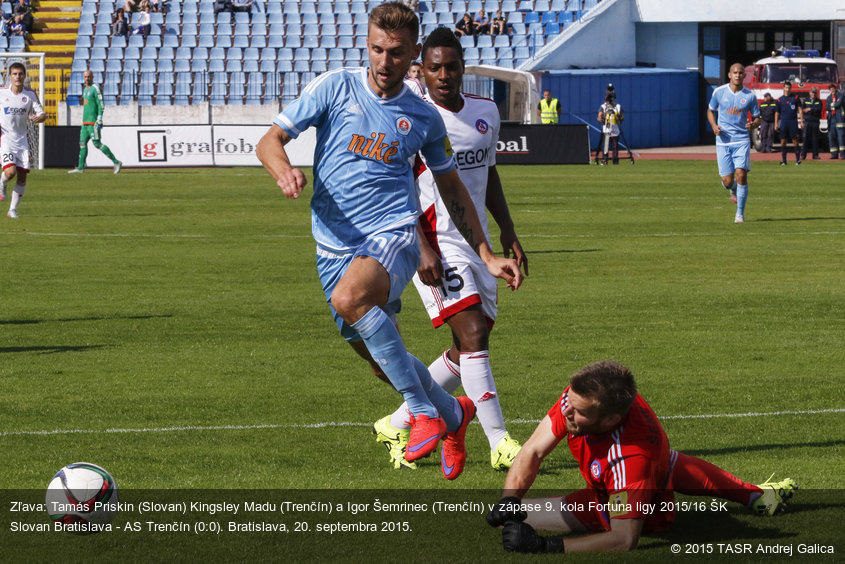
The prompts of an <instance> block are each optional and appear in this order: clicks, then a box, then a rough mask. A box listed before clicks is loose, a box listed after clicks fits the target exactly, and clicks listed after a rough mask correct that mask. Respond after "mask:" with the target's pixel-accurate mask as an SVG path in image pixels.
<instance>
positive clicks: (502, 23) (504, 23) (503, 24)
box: [490, 9, 510, 35]
mask: <svg viewBox="0 0 845 564" xmlns="http://www.w3.org/2000/svg"><path fill="white" fill-rule="evenodd" d="M490 35H510V26H508V17H507V15H502V10H501V9H499V10H496V17H495V18H493V21H491V22H490Z"/></svg>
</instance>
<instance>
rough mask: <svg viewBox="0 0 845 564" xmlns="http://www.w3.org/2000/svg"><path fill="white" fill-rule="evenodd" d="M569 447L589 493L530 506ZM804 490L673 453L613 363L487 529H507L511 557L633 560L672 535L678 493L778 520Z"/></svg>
mask: <svg viewBox="0 0 845 564" xmlns="http://www.w3.org/2000/svg"><path fill="white" fill-rule="evenodd" d="M564 439H565V440H566V441H567V443H568V445H569V450H570V451H571V452H572V455H573V456H574V457H575V460H577V462H578V468H579V470H580V471H581V475H582V476H583V477H584V480H586V481H587V486H588V487H587V488H586V489H583V490H580V491H577V492H574V493H572V494H569V495H566V496H563V497H554V498H546V499H527V500H524V501H523V496H525V494H526V493H527V492H528V490H529V488H530V487H531V484H532V483H533V482H534V478H535V477H536V476H537V471H538V470H539V468H540V464H541V463H542V462H543V460H544V459H545V458H546V456H548V455H549V454H550V453H551V452H552V451H553V450H554V449H555V447H557V445H558V443H559V442H560V441H562V440H564ZM797 488H798V485H797V484H796V483H795V482H794V481H792V480H791V479H786V480H783V481H781V482H767V483H764V484H761V485H759V486H755V485H754V484H749V483H747V482H743V481H742V480H740V479H739V478H737V477H735V476H734V475H732V474H730V473H728V472H726V471H725V470H722V469H721V468H719V467H717V466H714V465H713V464H710V463H709V462H706V461H704V460H701V459H699V458H696V457H694V456H689V455H686V454H683V453H681V452H678V451H675V450H671V449H670V448H669V440H668V439H667V438H666V432H665V431H664V430H663V427H662V426H661V425H660V422H659V421H658V420H657V416H656V415H655V414H654V411H652V409H651V407H649V405H648V404H647V403H646V402H645V400H644V399H643V398H642V396H640V395H639V394H638V393H637V386H636V384H635V382H634V377H633V375H632V374H631V371H630V370H628V368H626V367H625V366H622V365H621V364H619V363H616V362H609V361H605V362H599V363H596V364H591V365H590V366H587V367H586V368H583V369H581V370H579V371H578V372H576V373H575V374H574V375H573V376H572V378H571V379H570V382H569V386H568V387H567V388H566V389H565V390H564V391H563V395H562V396H561V397H560V399H559V400H558V402H557V403H555V405H553V406H552V408H551V409H550V410H549V411H548V414H547V415H546V416H545V417H544V418H543V420H542V421H541V422H540V424H539V426H538V427H537V429H536V430H535V431H534V434H533V435H531V438H530V439H528V441H527V442H526V443H525V444H524V445H523V447H522V450H521V451H520V452H519V454H518V455H517V457H516V460H515V461H514V464H513V466H512V467H511V469H510V471H509V472H508V475H507V478H506V479H505V489H504V493H503V497H502V499H501V500H500V501H499V503H498V504H497V505H496V506H495V507H494V508H493V509H492V510H491V511H490V512H489V513H488V514H487V522H488V523H489V524H490V525H491V526H493V527H503V528H502V544H503V546H504V548H505V550H509V551H516V552H593V551H613V550H615V551H624V550H633V549H634V548H636V547H637V543H638V542H639V538H640V534H641V533H643V532H652V531H663V530H666V529H668V528H669V526H670V525H671V524H672V522H673V521H674V518H675V513H674V511H660V508H661V507H666V505H665V504H664V503H663V502H672V501H673V500H674V492H679V493H683V494H688V495H705V496H710V497H718V498H722V499H727V500H730V501H735V502H737V503H741V504H743V505H746V506H747V507H749V508H750V509H751V510H752V511H754V512H755V513H758V514H763V515H774V514H775V513H777V512H779V511H782V510H783V508H784V507H785V505H786V502H787V501H788V500H789V499H790V498H791V497H792V494H793V491H794V490H795V489H797ZM547 504H549V505H547ZM671 506H672V505H671V504H669V507H671ZM547 507H553V508H554V509H553V510H551V511H547V510H545V508H547ZM540 508H542V509H540ZM650 508H657V509H656V510H655V511H651V512H649V509H650ZM536 529H540V530H545V531H555V532H562V533H569V532H575V533H589V534H585V535H581V536H574V537H567V538H566V540H565V542H564V539H563V538H561V537H543V536H540V535H538V534H537V532H536Z"/></svg>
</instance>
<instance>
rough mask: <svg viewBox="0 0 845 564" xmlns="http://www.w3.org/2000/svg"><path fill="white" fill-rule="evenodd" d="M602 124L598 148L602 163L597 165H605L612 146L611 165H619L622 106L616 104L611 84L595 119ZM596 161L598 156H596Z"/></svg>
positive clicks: (614, 92) (622, 117)
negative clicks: (601, 155) (601, 137)
mask: <svg viewBox="0 0 845 564" xmlns="http://www.w3.org/2000/svg"><path fill="white" fill-rule="evenodd" d="M596 119H597V120H598V122H599V123H601V124H602V130H601V131H602V136H603V143H602V145H601V147H600V149H601V151H602V154H603V158H604V160H603V161H600V162H599V164H602V165H605V164H607V157H608V153H609V150H610V145H611V144H612V145H613V164H619V131H620V129H619V124H621V123H622V120H623V119H624V115H623V114H622V106H620V105H619V104H617V103H616V91H615V90H614V88H613V85H612V84H608V85H607V93H606V94H605V97H604V104H602V105H601V106H599V115H598V117H597V118H596ZM596 160H598V155H596Z"/></svg>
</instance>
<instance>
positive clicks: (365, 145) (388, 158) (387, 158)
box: [346, 133, 399, 164]
mask: <svg viewBox="0 0 845 564" xmlns="http://www.w3.org/2000/svg"><path fill="white" fill-rule="evenodd" d="M384 136H385V134H384V133H370V137H369V138H367V137H364V136H363V135H358V134H357V133H355V134H353V135H352V140H351V141H350V142H349V146H348V147H347V148H346V150H347V151H351V152H352V153H356V154H358V155H361V156H362V157H365V158H368V159H372V160H376V161H381V162H383V163H385V164H390V163H392V162H393V157H395V156H396V154H397V153H399V141H394V142H392V143H385V142H384Z"/></svg>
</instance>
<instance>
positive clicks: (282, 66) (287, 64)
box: [276, 60, 293, 72]
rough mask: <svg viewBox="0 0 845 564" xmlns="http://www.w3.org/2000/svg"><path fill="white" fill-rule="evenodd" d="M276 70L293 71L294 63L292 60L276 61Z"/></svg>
mask: <svg viewBox="0 0 845 564" xmlns="http://www.w3.org/2000/svg"><path fill="white" fill-rule="evenodd" d="M276 72H293V63H292V62H291V61H290V60H287V61H279V62H278V63H276Z"/></svg>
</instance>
